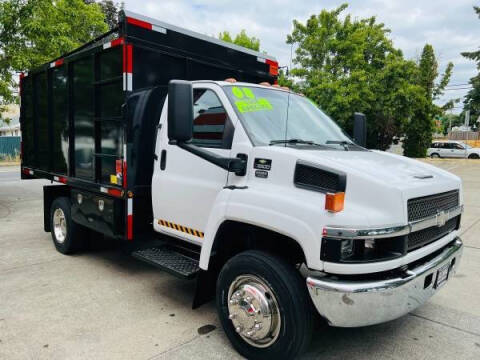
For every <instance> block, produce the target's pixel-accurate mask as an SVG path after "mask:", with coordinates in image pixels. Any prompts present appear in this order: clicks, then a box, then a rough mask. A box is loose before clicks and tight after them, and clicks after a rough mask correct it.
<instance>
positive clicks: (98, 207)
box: [71, 189, 125, 238]
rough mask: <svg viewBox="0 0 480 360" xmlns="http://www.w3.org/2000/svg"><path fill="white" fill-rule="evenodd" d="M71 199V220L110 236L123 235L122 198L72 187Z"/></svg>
mask: <svg viewBox="0 0 480 360" xmlns="http://www.w3.org/2000/svg"><path fill="white" fill-rule="evenodd" d="M79 197H81V200H80V201H79ZM71 201H72V219H73V221H75V222H76V223H78V224H80V225H83V226H85V227H87V228H89V229H92V230H95V231H96V232H99V233H101V234H104V235H106V236H108V237H111V238H118V237H120V238H122V237H123V229H124V228H125V217H124V211H125V209H124V203H125V202H124V201H123V200H122V199H114V198H112V197H108V196H102V195H99V194H95V193H92V192H88V191H82V190H78V189H72V191H71Z"/></svg>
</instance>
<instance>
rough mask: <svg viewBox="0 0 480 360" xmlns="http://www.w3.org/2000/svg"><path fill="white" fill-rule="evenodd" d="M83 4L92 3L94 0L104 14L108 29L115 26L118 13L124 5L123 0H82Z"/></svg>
mask: <svg viewBox="0 0 480 360" xmlns="http://www.w3.org/2000/svg"><path fill="white" fill-rule="evenodd" d="M84 2H85V4H94V3H95V2H96V3H97V4H98V5H100V8H101V9H102V12H103V14H104V15H105V22H106V23H107V25H108V27H109V28H110V29H113V28H115V27H116V26H117V23H118V13H119V11H120V10H122V9H123V8H124V7H125V4H124V2H123V1H122V2H121V3H117V2H113V1H112V0H101V1H95V0H84Z"/></svg>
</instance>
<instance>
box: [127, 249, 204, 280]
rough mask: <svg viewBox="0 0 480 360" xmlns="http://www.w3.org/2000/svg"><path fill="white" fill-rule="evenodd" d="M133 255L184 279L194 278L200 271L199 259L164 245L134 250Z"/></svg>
mask: <svg viewBox="0 0 480 360" xmlns="http://www.w3.org/2000/svg"><path fill="white" fill-rule="evenodd" d="M132 256H133V257H134V258H136V259H138V260H142V261H144V262H146V263H149V264H151V265H153V266H156V267H158V268H160V269H162V270H164V271H166V272H168V273H170V274H172V275H175V276H177V277H179V278H182V279H192V278H194V277H195V276H196V275H197V273H198V272H199V270H200V268H199V266H198V260H197V259H194V258H191V257H190V256H187V255H184V254H181V253H179V252H178V251H175V250H174V248H172V247H170V246H168V245H163V246H159V247H152V248H148V249H142V250H137V251H134V252H132Z"/></svg>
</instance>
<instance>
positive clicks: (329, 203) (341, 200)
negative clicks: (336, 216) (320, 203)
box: [325, 192, 345, 212]
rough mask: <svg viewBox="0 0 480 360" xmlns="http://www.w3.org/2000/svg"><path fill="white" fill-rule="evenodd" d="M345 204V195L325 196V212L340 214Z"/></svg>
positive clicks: (338, 193)
mask: <svg viewBox="0 0 480 360" xmlns="http://www.w3.org/2000/svg"><path fill="white" fill-rule="evenodd" d="M344 204H345V193H344V192H337V193H335V194H327V195H326V196H325V210H328V211H330V212H340V211H342V210H343V207H344Z"/></svg>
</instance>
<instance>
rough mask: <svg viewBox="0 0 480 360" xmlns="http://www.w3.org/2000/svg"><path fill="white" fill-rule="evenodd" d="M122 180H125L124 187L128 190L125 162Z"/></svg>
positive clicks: (124, 163) (125, 163)
mask: <svg viewBox="0 0 480 360" xmlns="http://www.w3.org/2000/svg"><path fill="white" fill-rule="evenodd" d="M122 178H123V187H124V188H125V189H126V188H127V162H126V161H124V162H123V172H122Z"/></svg>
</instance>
